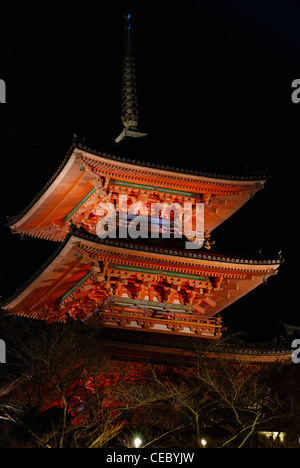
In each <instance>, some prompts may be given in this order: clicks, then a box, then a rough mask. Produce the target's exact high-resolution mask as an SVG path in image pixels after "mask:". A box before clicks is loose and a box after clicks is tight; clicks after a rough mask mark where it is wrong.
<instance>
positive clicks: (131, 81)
mask: <svg viewBox="0 0 300 468" xmlns="http://www.w3.org/2000/svg"><path fill="white" fill-rule="evenodd" d="M123 35H124V39H123V41H124V52H123V61H122V116H121V120H122V123H123V130H122V132H121V134H120V135H119V136H118V137H117V138H116V139H115V142H116V143H118V142H119V141H121V140H123V139H124V138H126V137H133V138H138V137H144V136H146V135H147V133H141V132H139V130H138V121H139V120H138V103H137V90H136V81H135V64H134V54H133V40H132V33H131V23H130V13H128V12H126V13H125V14H124V23H123Z"/></svg>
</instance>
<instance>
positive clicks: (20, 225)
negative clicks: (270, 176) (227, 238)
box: [7, 138, 267, 241]
mask: <svg viewBox="0 0 300 468" xmlns="http://www.w3.org/2000/svg"><path fill="white" fill-rule="evenodd" d="M183 158H184V155H183ZM169 159H171V158H170V155H167V154H165V155H164V157H163V153H160V152H159V151H153V149H152V147H151V145H150V144H149V142H147V140H146V139H144V138H126V139H124V140H122V141H121V142H120V143H115V144H113V145H111V146H107V147H105V148H104V149H102V150H101V151H96V150H93V149H91V148H89V147H87V146H85V145H83V144H81V143H80V142H76V143H75V142H74V144H73V145H72V146H71V147H70V148H69V151H68V152H67V154H66V156H65V158H64V160H63V161H62V163H61V165H60V166H59V168H58V169H57V171H56V172H55V173H54V174H53V176H52V177H51V178H50V179H49V181H48V183H47V184H45V186H44V187H43V188H42V190H41V191H40V192H39V193H38V194H37V196H36V197H35V198H34V199H33V200H32V202H31V203H30V204H29V205H28V206H27V207H25V209H24V210H23V211H22V212H21V213H20V214H19V215H17V216H13V217H11V218H10V219H9V220H8V222H7V225H8V226H9V227H10V229H11V230H12V231H13V232H17V233H24V234H28V235H32V236H37V237H42V238H45V239H51V240H59V241H60V240H62V239H64V237H65V235H66V233H67V232H68V230H69V223H68V221H69V220H70V218H71V216H72V215H73V214H74V213H76V210H77V209H79V207H81V206H82V204H83V203H85V202H87V201H88V200H89V198H90V197H91V195H92V194H94V192H95V187H96V186H98V187H99V184H100V183H101V184H102V183H104V182H103V179H105V181H106V183H111V182H120V183H122V184H125V185H126V184H131V186H132V187H134V186H137V187H138V188H140V189H145V190H158V191H163V192H164V193H171V194H173V195H174V194H178V196H187V197H193V196H194V197H197V196H198V197H199V196H205V197H206V198H207V199H209V203H207V208H206V220H205V223H206V225H205V229H206V230H207V231H209V232H211V231H212V230H213V229H215V228H216V227H217V226H218V225H219V224H221V223H222V222H223V221H224V220H225V219H227V218H228V217H229V216H231V215H232V214H233V213H234V212H235V211H237V210H238V209H239V208H240V207H241V206H242V205H244V204H245V203H246V202H247V201H248V200H249V199H250V198H251V197H252V196H253V195H254V194H255V193H256V192H257V191H259V190H261V189H262V188H263V187H264V184H265V182H266V179H267V177H266V175H263V174H253V175H248V176H247V175H244V176H238V175H226V174H217V173H212V172H199V171H193V170H190V169H183V168H179V167H173V166H171V167H170V166H165V165H163V164H158V163H154V162H149V161H153V160H169ZM147 161H148V162H147Z"/></svg>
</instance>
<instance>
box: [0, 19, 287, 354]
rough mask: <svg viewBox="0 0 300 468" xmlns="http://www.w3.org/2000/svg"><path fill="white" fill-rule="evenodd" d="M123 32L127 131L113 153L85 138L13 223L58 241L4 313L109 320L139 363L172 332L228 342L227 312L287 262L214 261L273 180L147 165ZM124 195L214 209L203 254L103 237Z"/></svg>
mask: <svg viewBox="0 0 300 468" xmlns="http://www.w3.org/2000/svg"><path fill="white" fill-rule="evenodd" d="M124 31H125V53H124V62H123V98H122V99H123V100H122V110H123V114H122V123H123V130H122V132H121V134H120V135H119V136H118V137H117V138H116V140H115V142H114V143H113V144H112V145H111V146H110V147H106V148H105V149H104V150H100V151H95V150H92V149H91V148H88V147H87V146H85V145H84V144H83V143H82V142H80V141H79V140H78V139H76V138H74V141H73V143H72V146H71V147H70V149H69V151H68V153H67V155H66V157H65V158H64V160H63V161H62V163H61V165H60V167H59V168H58V170H57V171H56V173H55V174H54V175H53V176H52V178H51V179H50V180H49V182H48V183H47V184H46V185H45V186H44V188H43V189H42V191H41V192H40V193H39V194H38V195H37V197H36V198H35V199H34V200H33V201H32V203H31V204H30V205H29V206H27V207H26V208H25V209H24V210H23V211H22V213H20V214H19V215H18V216H15V217H13V218H11V219H10V220H9V222H8V225H9V227H10V229H11V232H12V233H17V234H22V235H28V236H33V237H38V238H42V239H46V240H49V241H55V242H58V244H59V245H58V248H57V250H56V252H55V254H54V255H53V256H52V257H51V258H50V259H49V260H48V261H47V262H46V264H45V265H43V266H42V267H41V269H40V270H39V271H38V272H37V273H36V274H35V275H34V277H33V278H31V279H30V280H29V281H28V283H27V284H25V285H24V286H23V288H22V289H21V290H19V291H18V292H17V293H16V294H15V295H14V296H13V297H11V298H10V299H8V300H7V301H5V302H4V303H2V308H3V309H5V310H6V311H7V313H8V314H12V315H17V316H21V317H28V318H32V319H37V320H45V321H46V323H52V322H55V321H58V322H65V321H66V320H68V319H73V320H82V321H84V322H87V323H91V324H100V325H101V326H103V327H104V330H105V331H106V338H105V339H108V340H110V343H111V346H112V348H114V349H118V353H122V352H125V351H126V350H127V351H128V352H129V350H130V349H131V350H132V351H131V352H132V353H133V354H134V355H135V356H136V355H137V353H144V354H145V353H146V349H148V351H149V349H150V348H151V347H152V348H151V349H152V351H153V349H154V347H153V343H159V342H160V340H162V336H163V337H164V343H166V341H167V340H173V339H175V342H176V345H174V343H173V344H172V347H173V352H175V350H174V349H175V348H176V350H177V351H178V350H179V349H180V343H185V342H186V341H184V340H189V343H191V342H192V341H194V340H197V339H203V338H206V339H218V338H219V337H220V336H221V335H222V323H221V316H220V313H221V312H222V311H223V310H224V309H225V308H226V307H228V306H229V305H230V304H232V303H233V302H235V301H237V300H238V299H239V298H241V297H242V296H244V295H246V294H248V293H249V292H250V291H252V290H253V289H254V288H256V287H258V286H259V285H260V284H262V283H263V282H264V281H266V279H267V278H268V277H270V276H272V275H276V273H277V271H278V268H279V266H280V263H281V259H269V260H267V259H264V260H261V259H260V260H259V259H255V258H254V257H253V258H237V257H236V256H228V255H227V254H226V255H221V254H215V253H214V252H213V249H211V248H210V242H209V236H210V234H211V233H212V232H213V230H214V229H215V228H216V227H217V226H219V225H221V224H222V223H223V222H224V221H225V220H226V219H227V218H229V217H230V216H231V215H232V214H234V213H235V212H236V211H237V210H239V209H240V208H242V207H243V205H245V203H247V202H248V201H249V199H250V198H252V197H253V196H254V195H255V194H256V193H257V192H258V191H260V190H262V189H263V188H264V185H265V182H266V177H264V176H255V175H253V176H248V177H244V176H240V177H238V176H225V175H218V174H214V173H200V172H197V171H192V170H186V169H182V168H178V167H172V165H171V163H170V165H169V166H167V165H158V164H153V163H151V162H149V159H148V161H147V157H148V154H149V151H150V145H149V143H148V139H147V134H146V133H142V132H140V131H139V129H138V110H137V99H136V86H135V76H134V61H133V53H132V46H131V37H130V23H129V19H128V17H126V20H125V28H124ZM122 195H123V196H126V197H127V200H128V204H129V205H130V204H131V203H136V202H137V201H142V202H143V203H144V204H146V205H147V204H148V205H149V204H151V203H154V202H155V203H161V204H163V203H169V204H172V203H178V204H179V205H181V206H183V205H184V203H186V202H188V203H191V204H192V205H193V206H195V205H196V203H203V205H204V222H205V231H206V243H205V244H204V247H203V248H201V249H194V250H186V249H185V248H184V245H183V244H182V243H180V241H178V240H177V239H176V240H175V239H173V240H166V239H163V238H156V239H151V238H149V239H147V240H145V239H139V240H137V239H131V238H127V239H124V238H118V237H116V238H114V239H113V238H104V239H101V238H99V236H98V235H97V232H96V226H97V223H98V221H99V218H100V217H101V215H100V214H99V210H98V207H99V203H101V202H103V201H106V202H110V203H112V204H113V205H114V206H115V207H116V210H117V212H118V210H119V206H118V200H119V199H120V196H122ZM163 216H164V215H163V213H161V217H162V218H163ZM116 337H117V338H116ZM133 337H134V338H133ZM147 337H148V338H147ZM150 337H151V340H152V341H151V340H150ZM153 337H156V338H157V341H156V342H155V339H154V338H153ZM178 337H179V338H180V339H179V340H178ZM147 339H148V342H147ZM149 340H150V341H151V343H150V341H149ZM153 340H154V341H153ZM176 340H177V341H176ZM181 340H182V341H181ZM116 343H117V344H116ZM120 343H123V344H122V346H121V344H120ZM141 343H143V344H141ZM178 343H179V344H178ZM120 346H121V348H120ZM167 348H168V347H167V346H161V345H159V344H157V346H156V348H155V349H156V352H158V351H159V350H160V351H159V352H162V353H166V352H168V349H167ZM178 352H180V351H178ZM232 353H233V351H232ZM232 353H231V354H232ZM229 354H230V353H229ZM231 354H230V355H231ZM246 357H247V358H249V359H252V358H253V354H252V355H250V354H247V353H246V354H243V358H246ZM278 358H280V359H283V360H287V359H290V356H288V357H287V354H284V353H283V354H281V355H280V356H279V355H278V354H277V353H271V354H270V353H269V354H267V353H265V354H260V355H256V357H255V359H256V360H264V361H266V360H267V361H270V360H275V359H278Z"/></svg>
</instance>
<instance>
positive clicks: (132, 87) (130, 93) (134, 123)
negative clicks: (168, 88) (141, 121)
mask: <svg viewBox="0 0 300 468" xmlns="http://www.w3.org/2000/svg"><path fill="white" fill-rule="evenodd" d="M122 122H123V126H124V128H125V129H131V130H137V129H138V106H137V94H136V81H135V64H134V57H133V43H132V37H131V24H130V13H128V12H127V13H125V14H124V56H123V66H122Z"/></svg>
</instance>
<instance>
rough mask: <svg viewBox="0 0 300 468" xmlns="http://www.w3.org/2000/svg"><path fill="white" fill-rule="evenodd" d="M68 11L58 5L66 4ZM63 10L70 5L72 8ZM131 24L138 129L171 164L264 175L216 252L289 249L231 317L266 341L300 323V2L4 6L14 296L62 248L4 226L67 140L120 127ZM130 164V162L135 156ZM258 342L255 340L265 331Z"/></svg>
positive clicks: (223, 230)
mask: <svg viewBox="0 0 300 468" xmlns="http://www.w3.org/2000/svg"><path fill="white" fill-rule="evenodd" d="M62 5H63V6H62ZM67 5H68V6H67ZM126 6H127V7H128V8H129V10H130V13H131V17H132V30H133V34H134V42H135V61H136V79H137V87H138V98H139V112H140V129H141V130H142V131H147V132H148V133H149V135H150V140H151V141H152V142H153V144H154V145H156V146H159V147H163V148H164V149H165V162H164V163H166V164H167V162H168V163H172V164H174V165H176V166H177V165H178V166H179V167H188V168H193V169H195V170H203V169H205V170H210V171H212V172H216V173H221V174H224V173H225V174H230V173H238V172H242V171H244V169H245V168H246V167H247V168H248V170H249V171H256V170H261V169H265V168H266V167H268V168H269V172H270V174H271V179H270V181H269V182H268V184H267V186H266V188H265V190H264V191H263V192H261V193H259V194H258V195H257V196H255V198H254V200H252V201H250V202H249V204H248V205H247V206H245V207H244V208H243V209H242V210H240V211H239V212H238V213H236V214H235V215H233V216H232V217H231V218H230V219H229V220H227V221H226V222H225V223H224V224H222V226H221V227H219V228H218V229H217V230H216V231H215V232H214V233H213V239H215V240H216V250H218V251H222V252H229V253H233V254H234V253H238V254H240V255H241V256H243V255H247V254H252V253H255V252H257V251H258V250H259V249H262V251H263V253H264V254H265V255H267V256H268V255H273V254H275V255H276V254H277V252H278V251H279V250H281V251H282V253H283V256H284V257H285V263H284V264H283V266H282V267H281V269H280V272H279V274H278V275H277V277H276V278H272V279H271V280H270V281H269V284H268V285H267V286H266V287H264V286H262V287H260V288H258V289H257V290H256V291H255V292H253V293H250V294H249V295H248V296H246V297H245V298H244V299H241V300H240V301H238V302H237V303H236V304H234V305H233V306H231V307H230V308H228V309H227V310H226V311H224V313H223V316H224V319H225V321H226V322H227V321H228V323H229V324H231V325H232V324H233V325H234V326H235V327H236V328H239V327H246V328H247V329H249V330H250V331H251V332H252V331H254V330H255V329H256V327H257V326H258V324H259V327H260V329H261V330H262V334H261V335H262V336H265V335H266V336H267V335H268V334H269V333H270V330H271V332H272V330H273V329H274V327H276V323H277V319H278V318H279V319H281V320H283V321H286V322H287V323H297V324H300V317H299V313H298V309H299V304H298V301H297V270H298V268H297V262H298V257H299V254H298V245H297V228H296V222H297V218H298V206H297V200H298V193H297V192H298V186H299V183H298V179H299V169H298V159H299V157H298V140H299V137H298V135H299V133H300V126H299V116H300V104H299V105H295V104H293V103H292V101H291V93H292V89H291V83H292V81H293V80H294V79H295V78H300V61H299V55H300V54H299V53H300V29H299V26H298V25H299V18H300V4H299V3H298V2H296V1H291V0H272V1H271V0H270V1H269V0H251V1H246V0H244V1H242V0H239V1H237V0H222V1H221V0H220V1H218V0H217V1H215V2H203V1H201V0H198V1H192V0H185V1H179V0H174V1H172V2H169V1H168V2H158V1H151V2H150V1H143V2H138V1H131V2H127V3H125V2H124V3H122V4H120V3H117V2H113V1H111V2H97V4H96V3H95V2H89V1H86V2H81V4H80V5H79V4H73V3H72V4H67V3H66V2H64V3H63V2H60V3H58V2H22V3H21V2H18V3H17V2H2V5H1V25H0V78H1V79H4V80H5V81H6V86H7V103H6V104H5V105H2V106H1V108H0V151H1V153H0V154H1V174H2V177H1V201H2V203H1V210H0V230H1V247H2V256H1V263H2V268H1V281H0V294H2V297H3V298H4V297H7V296H9V295H10V294H12V293H13V292H14V290H15V289H16V288H19V287H21V286H22V284H23V283H24V281H25V280H27V279H28V278H29V277H30V276H31V275H32V274H33V273H34V272H35V271H36V270H37V269H38V268H39V267H40V266H41V265H42V264H43V263H44V261H46V259H47V258H48V256H49V254H50V253H52V252H53V251H54V249H55V248H56V247H57V244H55V245H53V244H51V243H50V244H49V243H48V242H44V241H41V240H39V239H27V238H25V240H23V241H20V239H19V237H18V236H12V235H11V234H10V233H9V231H8V230H7V229H6V228H5V226H4V224H5V220H6V216H7V215H8V216H12V215H15V214H18V213H19V212H20V211H22V210H23V208H24V207H25V206H26V205H27V204H28V203H29V202H30V201H31V200H32V199H33V198H34V197H35V195H36V194H37V193H38V192H39V191H40V190H41V189H42V187H43V185H44V184H45V183H46V182H47V181H48V180H49V179H50V178H51V176H52V174H53V173H54V172H55V171H56V169H57V168H58V166H59V164H60V163H61V161H62V159H63V157H64V155H65V154H66V151H67V149H68V147H69V145H70V144H71V140H72V134H73V132H76V133H77V134H78V135H79V136H84V137H85V138H86V141H87V144H88V145H89V146H91V147H92V148H95V149H100V148H101V146H103V145H105V144H106V143H110V142H111V141H112V140H113V139H114V138H115V137H116V136H117V135H118V134H119V133H120V131H121V120H120V112H121V56H122V14H123V11H124V9H125V8H126ZM126 156H127V157H129V158H130V155H126ZM259 335H260V334H259Z"/></svg>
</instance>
